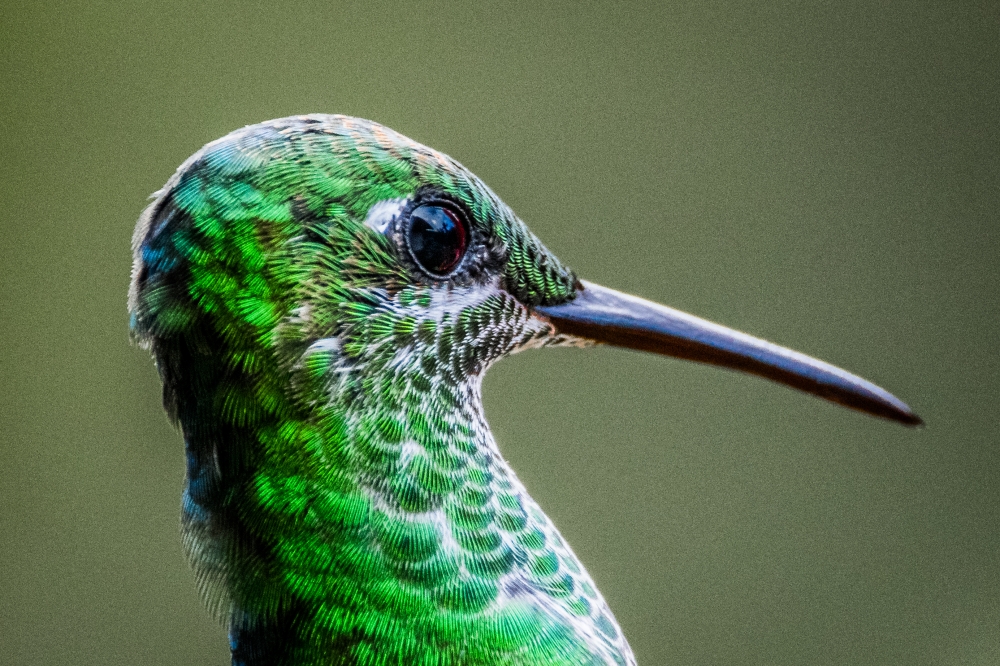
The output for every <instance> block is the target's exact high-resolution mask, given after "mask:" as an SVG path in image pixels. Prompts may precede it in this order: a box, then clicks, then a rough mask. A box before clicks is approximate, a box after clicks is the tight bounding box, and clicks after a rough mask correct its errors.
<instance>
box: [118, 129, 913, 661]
mask: <svg viewBox="0 0 1000 666" xmlns="http://www.w3.org/2000/svg"><path fill="white" fill-rule="evenodd" d="M132 247H133V256H134V265H133V269H132V279H131V286H130V290H129V297H128V308H129V313H130V330H131V335H132V338H133V340H134V341H135V342H137V343H138V344H139V345H140V346H142V347H143V348H146V349H148V350H149V351H150V352H151V354H152V356H153V358H154V361H155V364H156V367H157V369H158V372H159V375H160V378H161V380H162V384H163V404H164V407H165V410H166V412H167V414H168V416H169V418H170V419H171V420H172V421H173V422H174V423H175V424H176V425H177V426H179V428H180V431H181V433H182V434H183V439H184V446H185V453H186V475H185V482H184V490H183V495H182V507H181V515H182V519H181V524H182V540H183V545H184V549H185V552H186V554H187V557H188V559H189V561H190V563H191V564H192V566H193V569H194V572H195V577H196V580H197V584H198V587H199V590H200V593H201V595H202V597H203V599H204V601H205V603H206V604H207V606H208V608H209V610H210V611H211V612H212V613H213V614H214V615H215V616H216V617H217V618H218V619H219V620H220V621H221V622H223V623H224V624H225V626H226V627H227V628H228V635H229V643H230V649H231V653H232V663H233V664H234V666H261V665H265V664H266V665H269V666H270V665H283V666H305V665H317V666H318V665H329V664H343V665H347V664H357V665H360V666H375V665H383V664H385V665H388V664H407V665H411V664H412V665H421V666H431V665H433V666H458V665H464V666H485V665H493V664H505V665H509V666H515V665H532V666H540V665H551V666H555V665H567V666H568V665H577V666H584V665H587V666H597V665H602V666H605V665H611V664H613V665H617V666H627V665H632V664H635V658H634V656H633V653H632V650H631V648H630V647H629V644H628V641H627V640H626V638H625V636H624V635H623V633H622V630H621V628H620V627H619V625H618V623H617V622H616V620H615V618H614V615H613V614H612V612H611V610H610V608H609V607H608V604H607V603H606V602H605V600H604V598H603V597H602V596H601V593H600V592H599V591H598V589H597V587H596V586H595V585H594V582H593V580H592V579H591V578H590V576H589V575H588V574H587V571H586V569H585V568H584V566H583V565H582V564H581V563H580V560H579V559H578V558H577V557H576V555H574V553H573V550H572V549H571V548H570V546H569V545H568V544H567V543H566V541H565V540H564V539H563V538H562V536H560V534H559V531H558V530H557V529H556V527H555V526H554V525H553V523H552V521H551V520H549V518H548V517H547V516H546V515H545V513H544V512H543V511H542V509H541V508H540V507H539V506H538V504H537V503H536V502H535V501H534V500H532V498H531V496H530V495H529V494H528V493H527V492H526V490H525V487H524V485H523V484H522V483H521V482H520V481H519V480H518V478H517V476H516V475H515V473H514V471H513V470H512V469H511V467H510V465H509V464H508V463H507V462H506V460H505V459H504V457H503V455H502V454H501V452H500V450H499V448H498V446H497V443H496V441H495V439H494V437H493V435H492V434H491V432H490V428H489V425H488V424H487V422H486V418H485V415H484V412H483V404H482V380H483V375H484V373H485V372H486V370H487V369H488V368H489V367H490V366H491V365H492V364H493V363H495V362H496V361H498V360H500V359H502V358H504V357H505V356H507V355H509V354H513V353H516V352H519V351H524V350H527V349H533V348H541V347H558V346H573V347H588V346H592V345H599V344H608V345H616V346H619V347H626V348H630V349H636V350H642V351H647V352H654V353H657V354H664V355H667V356H673V357H677V358H682V359H688V360H692V361H697V362H701V363H707V364H711V365H717V366H723V367H727V368H732V369H736V370H740V371H744V372H748V373H752V374H756V375H760V376H763V377H765V378H768V379H771V380H774V381H777V382H780V383H782V384H786V385H788V386H791V387H794V388H796V389H800V390H802V391H805V392H809V393H812V394H815V395H817V396H819V397H821V398H825V399H826V400H830V401H833V402H836V403H840V404H841V405H844V406H846V407H849V408H853V409H855V410H859V411H861V412H867V413H869V414H872V415H875V416H877V417H882V418H885V419H890V420H894V421H898V422H901V423H903V424H907V425H917V424H919V423H920V419H919V418H918V417H917V416H916V415H915V414H914V413H913V411H912V410H911V409H910V408H909V407H908V406H907V405H905V404H904V403H903V402H901V401H900V400H899V399H897V398H896V397H894V396H893V395H891V394H890V393H888V392H886V391H885V390H883V389H881V388H879V387H877V386H875V385H874V384H871V383H869V382H867V381H865V380H863V379H861V378H860V377H857V376H855V375H852V374H850V373H848V372H846V371H844V370H841V369H839V368H836V367H834V366H832V365H829V364H827V363H824V362H822V361H819V360H816V359H813V358H810V357H808V356H805V355H803V354H800V353H797V352H794V351H791V350H788V349H785V348H783V347H780V346H778V345H775V344H771V343H769V342H765V341H763V340H760V339H758V338H755V337H752V336H750V335H747V334H744V333H740V332H737V331H734V330H731V329H728V328H725V327H723V326H720V325H717V324H714V323H710V322H707V321H705V320H703V319H699V318H697V317H694V316H692V315H689V314H685V313H683V312H680V311H677V310H674V309H671V308H668V307H666V306H663V305H659V304H656V303H653V302H650V301H647V300H644V299H641V298H637V297H635V296H630V295H627V294H624V293H621V292H618V291H615V290H613V289H610V288H607V287H602V286H600V285H597V284H594V283H591V282H588V281H585V280H583V279H580V278H578V277H577V276H576V274H575V273H574V272H573V271H572V270H571V269H570V268H569V267H568V266H567V265H566V264H564V263H563V262H561V261H560V260H559V259H558V258H557V257H556V256H555V255H554V254H552V253H551V252H550V251H549V250H548V249H547V248H546V247H545V246H544V245H543V244H542V243H541V241H539V239H538V238H537V237H535V235H533V234H532V232H531V231H530V230H529V229H528V227H527V226H526V225H525V223H524V222H522V221H521V220H520V219H519V218H518V217H517V216H516V215H515V214H514V212H513V211H512V210H511V209H510V208H509V207H508V206H507V205H506V204H504V202H503V201H501V200H500V198H499V197H498V196H497V195H496V194H494V193H493V191H492V190H491V189H490V188H489V187H487V186H486V185H485V184H484V183H483V182H482V181H481V180H480V179H479V178H477V177H476V176H475V175H474V174H472V173H471V172H470V171H469V170H468V169H466V168H465V167H463V166H462V165H461V164H459V163H458V162H456V161H455V160H453V159H451V158H450V157H448V156H447V155H444V154H442V153H440V152H438V151H436V150H433V149H431V148H428V147H426V146H423V145H421V144H419V143H417V142H415V141H412V140H410V139H408V138H406V137H405V136H402V135H401V134H398V133H397V132H394V131H393V130H391V129H389V128H387V127H384V126H382V125H380V124H378V123H375V122H371V121H368V120H362V119H359V118H353V117H348V116H343V115H306V116H295V117H289V118H282V119H278V120H272V121H269V122H265V123H261V124H257V125H251V126H248V127H245V128H243V129H240V130H237V131H235V132H233V133H231V134H229V135H227V136H225V137H223V138H221V139H219V140H217V141H213V142H211V143H209V144H207V145H206V146H204V147H203V148H202V149H201V150H199V151H198V152H197V153H195V154H194V155H193V156H191V157H190V158H189V159H188V160H187V161H186V162H184V163H183V164H182V165H181V166H180V167H179V168H178V169H177V171H176V173H175V174H174V175H173V176H172V177H171V178H170V179H169V181H168V182H167V183H166V185H165V186H164V187H163V188H162V189H161V190H159V191H158V192H156V193H155V194H154V195H153V201H152V203H151V204H150V205H149V206H148V207H147V208H146V209H145V211H144V212H143V213H142V215H141V217H140V218H139V221H138V223H137V225H136V229H135V234H134V237H133V242H132Z"/></svg>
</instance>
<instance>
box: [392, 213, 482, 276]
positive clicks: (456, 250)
mask: <svg viewBox="0 0 1000 666" xmlns="http://www.w3.org/2000/svg"><path fill="white" fill-rule="evenodd" d="M468 239H469V232H468V229H467V228H466V223H465V219H464V216H463V215H461V214H460V213H459V212H458V211H456V210H454V209H453V208H452V207H451V206H446V205H442V204H439V203H426V204H422V205H420V206H417V207H416V208H414V209H413V211H412V212H411V213H410V219H409V220H408V222H407V225H406V244H407V246H408V247H409V248H410V255H411V256H412V257H413V260H414V261H415V262H417V265H419V266H420V268H422V269H423V270H424V271H426V272H427V273H429V274H431V275H433V276H435V277H444V276H445V275H447V274H448V273H450V272H451V271H452V270H454V268H455V267H456V266H458V264H459V262H461V261H462V257H463V256H464V255H465V249H466V247H468V244H469V240H468Z"/></svg>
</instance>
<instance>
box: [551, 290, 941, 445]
mask: <svg viewBox="0 0 1000 666" xmlns="http://www.w3.org/2000/svg"><path fill="white" fill-rule="evenodd" d="M535 312H536V313H538V314H539V315H541V316H542V317H544V318H546V319H548V320H549V321H550V322H551V323H552V325H553V326H554V327H555V329H556V331H557V332H558V333H561V334H565V335H572V336H574V337H578V338H586V339H589V340H593V341H595V342H598V343H604V344H609V345H615V346H617V347H627V348H629V349H638V350H642V351H648V352H653V353H655V354H663V355H664V356H674V357H677V358H683V359H687V360H690V361H697V362H699V363H708V364H710V365H719V366H722V367H724V368H733V369H735V370H742V371H743V372H749V373H751V374H754V375H759V376H761V377H766V378H768V379H771V380H773V381H776V382H778V383H780V384H786V385H788V386H792V387H794V388H797V389H799V390H801V391H805V392H807V393H812V394H813V395H818V396H819V397H821V398H825V399H827V400H830V401H832V402H837V403H840V404H841V405H844V406H845V407H850V408H851V409H856V410H858V411H862V412H867V413H868V414H874V415H875V416H880V417H882V418H885V419H891V420H893V421H899V422H900V423H905V424H906V425H911V426H915V425H920V424H922V423H923V421H921V419H920V417H918V416H917V415H916V414H914V413H913V410H911V409H910V408H909V407H908V406H907V405H906V404H905V403H904V402H903V401H902V400H900V399H899V398H897V397H896V396H894V395H892V394H891V393H889V392H888V391H886V390H884V389H881V388H879V387H878V386H875V385H874V384H872V383H871V382H868V381H865V380H864V379H862V378H861V377H858V376H857V375H852V374H851V373H849V372H847V371H846V370H841V369H840V368H838V367H836V366H833V365H830V364H829V363H824V362H823V361H820V360H817V359H815V358H811V357H809V356H806V355H805V354H800V353H798V352H795V351H792V350H791V349H786V348H785V347H781V346H778V345H776V344H772V343H770V342H767V341H766V340H761V339H760V338H755V337H753V336H751V335H747V334H746V333H740V332H739V331H734V330H733V329H731V328H726V327H725V326H720V325H719V324H713V323H712V322H710V321H706V320H704V319H700V318H698V317H695V316H693V315H689V314H686V313H684V312H681V311H679V310H674V309H673V308H668V307H666V306H665V305H660V304H658V303H653V302H652V301H647V300H645V299H642V298H638V297H636V296H630V295H628V294H623V293H621V292H620V291H615V290H614V289H608V288H607V287H602V286H600V285H597V284H593V283H590V282H584V281H581V282H580V287H579V288H578V291H577V292H576V298H574V299H573V300H572V301H568V302H566V303H561V304H559V305H549V306H541V307H536V308H535Z"/></svg>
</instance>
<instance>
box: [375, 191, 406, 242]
mask: <svg viewBox="0 0 1000 666" xmlns="http://www.w3.org/2000/svg"><path fill="white" fill-rule="evenodd" d="M408 201H409V199H386V200H385V201H379V202H378V203H377V204H375V205H374V206H372V207H371V208H369V209H368V215H367V216H366V217H365V226H366V227H368V228H369V229H374V230H375V231H377V232H379V233H380V234H384V233H385V230H386V229H387V228H388V227H389V223H390V222H392V220H393V218H394V217H396V216H397V215H399V214H400V213H401V212H402V210H403V208H404V207H405V206H406V204H407V202H408Z"/></svg>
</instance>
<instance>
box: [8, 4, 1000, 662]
mask: <svg viewBox="0 0 1000 666" xmlns="http://www.w3.org/2000/svg"><path fill="white" fill-rule="evenodd" d="M16 5H17V3H5V4H4V6H3V7H2V8H0V67H2V69H0V71H2V74H0V109H2V113H3V115H2V117H3V129H2V132H0V225H2V229H0V340H2V342H0V447H2V448H0V454H2V464H3V472H2V474H0V535H2V540H0V663H2V664H12V665H21V664H74V665H77V666H79V665H83V664H206V665H211V664H215V665H219V666H221V665H223V664H226V663H228V650H227V644H226V638H225V633H224V631H223V629H222V628H221V627H219V626H217V625H216V624H214V622H213V621H212V620H211V619H210V618H209V616H208V615H207V613H206V612H205V611H204V610H203V609H202V607H201V604H200V602H199V600H198V598H197V595H196V592H195V585H194V581H193V576H192V574H191V572H190V571H189V570H188V568H187V565H186V564H185V562H184V559H183V557H182V554H181V548H180V538H179V529H178V525H179V519H178V514H179V495H180V491H181V484H182V478H183V456H182V446H181V440H180V437H179V435H178V434H177V433H176V432H175V431H174V430H173V429H172V428H171V427H170V426H169V425H168V423H167V420H166V418H165V417H164V415H163V413H162V410H161V408H160V389H159V382H158V380H157V377H156V373H155V371H154V369H153V366H152V363H151V362H150V359H149V358H148V357H147V355H146V354H145V353H143V352H141V351H140V350H137V349H135V348H132V347H130V346H129V344H128V337H127V330H126V329H127V317H126V312H125V293H126V288H127V283H128V274H129V266H130V250H129V241H130V237H131V234H132V228H133V225H134V222H135V219H136V217H137V216H138V214H139V212H140V211H141V210H142V208H143V207H144V206H145V204H146V200H147V196H148V195H149V194H150V193H151V192H153V191H154V190H156V189H157V188H159V187H160V186H161V185H162V184H163V183H164V182H165V181H166V179H167V178H168V177H169V176H170V174H171V173H172V172H173V170H174V169H175V167H176V166H177V165H178V164H180V162H181V161H183V160H184V159H185V158H186V157H187V156H188V155H189V154H191V153H192V152H194V151H195V150H197V149H198V148H199V147H200V146H201V145H202V144H204V143H205V142H207V141H209V140H212V139H214V138H216V137H219V136H221V135H223V134H225V133H227V132H229V131H230V130H232V129H235V128H237V127H240V126H242V125H245V124H249V123H253V122H258V121H261V120H265V119H268V118H273V117H277V116H284V115H289V114H294V113H307V112H329V113H333V112H339V113H347V114H352V115H358V116H363V117H366V118H372V119H375V120H378V121H380V122H382V123H385V124H387V125H389V126H390V127H392V128H394V129H396V130H399V131H400V132H402V133H404V134H406V135H408V136H410V137H412V138H414V139H416V140H418V141H421V142H423V143H426V144H428V145H431V146H433V147H435V148H438V149H439V150H442V151H444V152H447V153H449V154H451V155H452V156H454V157H455V158H456V159H458V160H460V161H462V162H463V163H465V164H466V165H467V166H468V167H470V168H471V169H472V170H473V171H475V172H476V173H477V174H479V175H480V176H481V177H482V178H483V179H484V180H485V181H486V182H487V183H489V184H490V185H491V186H492V187H493V189H495V190H496V192H497V193H499V195H500V196H501V197H503V198H504V199H505V200H506V201H507V202H508V203H509V204H511V205H512V206H513V208H514V209H515V210H516V211H517V212H518V213H519V214H520V215H521V216H522V217H523V218H524V219H525V220H526V221H527V222H528V223H529V224H530V225H531V226H532V228H533V229H534V231H535V232H536V233H537V234H538V235H539V236H541V237H542V239H543V240H544V241H545V242H546V243H547V244H548V246H549V247H550V248H551V249H552V250H554V251H555V252H556V253H557V254H558V255H559V256H560V257H561V258H562V259H563V260H565V261H566V262H568V263H569V264H570V265H572V266H573V267H574V268H575V269H576V270H577V271H578V273H579V274H580V275H582V276H584V277H585V278H587V279H590V280H593V281H595V282H600V283H603V284H606V285H608V286H612V287H615V288H618V289H622V290H626V291H630V292H633V293H636V294H639V295H642V296H645V297H648V298H653V299H656V300H658V301H661V302H664V303H667V304H670V305H673V306H675V307H679V308H682V309H685V310H688V311H690V312H693V313H696V314H699V315H701V316H704V317H707V318H710V319H713V320H717V321H720V322H722V323H725V324H728V325H730V326H734V327H737V328H741V329H744V330H747V331H749V332H751V333H754V334H756V335H760V336H764V337H767V338H770V339H772V340H774V341H776V342H779V343H781V344H785V345H788V346H791V347H793V348H795V349H799V350H801V351H804V352H807V353H810V354H813V355H816V356H819V357H820V358H823V359H826V360H828V361H831V362H833V363H836V364H838V365H842V366H844V367H846V368H848V369H851V370H853V371H856V372H858V373H860V374H862V375H864V376H866V377H868V378H870V379H872V380H874V381H876V382H878V383H881V384H883V385H884V386H886V387H887V388H889V389H890V390H892V391H894V392H896V393H898V394H899V395H900V396H901V397H902V398H903V399H904V400H906V401H908V402H909V403H910V404H911V405H912V406H913V407H914V408H915V409H916V411H917V412H918V413H920V414H921V415H922V416H923V417H924V418H925V419H926V421H927V423H928V426H927V427H926V428H925V429H923V430H910V429H905V428H902V427H899V426H897V425H895V424H890V423H885V422H881V421H878V420H876V419H872V418H868V417H865V416H862V415H859V414H856V413H853V412H849V411H847V410H843V409H839V408H836V407H833V406H831V405H829V404H826V403H823V402H821V401H819V400H816V399H814V398H811V397H807V396H803V395H800V394H797V393H795V392H793V391H790V390H787V389H784V388H781V387H777V386H774V385H772V384H769V383H767V382H764V381H762V380H758V379H754V378H748V377H743V376H739V375H736V374H734V373H730V372H724V371H719V370H714V369H709V368H705V367H701V366H695V365H691V364H687V363H683V362H679V361H672V360H668V359H663V358H657V357H653V356H648V355H643V354H635V353H630V352H624V351H617V350H611V349H600V350H590V351H586V352H585V351H579V350H551V351H545V352H531V353H526V354H523V355H520V356H517V357H515V358H512V359H510V360H508V361H505V362H504V363H502V364H500V365H499V367H497V368H495V369H494V370H493V371H492V372H491V373H490V375H489V376H488V378H487V381H486V389H485V392H486V401H487V410H488V412H489V415H490V417H491V420H492V423H493V425H494V428H495V431H496V434H497V437H498V439H499V441H500V443H501V447H502V449H503V451H504V453H505V454H506V455H507V456H508V457H509V458H510V460H511V461H512V463H513V465H514V467H515V469H517V470H518V472H519V474H520V475H521V477H522V478H523V480H524V481H525V483H526V484H527V486H528V488H529V490H530V491H531V492H532V494H533V495H534V496H535V498H536V499H537V500H538V501H539V502H540V503H541V505H542V506H543V507H544V508H545V509H546V511H548V512H549V514H550V515H551V516H552V517H553V519H554V520H555V522H556V524H557V525H559V527H560V528H561V529H562V531H563V533H564V535H565V536H566V538H567V539H568V540H569V542H570V543H571V544H573V546H574V548H575V549H576V551H577V553H578V554H579V555H580V557H581V558H582V560H583V561H584V563H585V564H586V565H587V566H588V568H589V569H590V571H591V573H592V575H593V576H594V578H595V579H596V580H597V582H598V584H599V586H600V587H601V589H602V590H603V592H604V594H605V596H606V597H607V599H608V601H609V603H610V604H611V606H612V608H613V609H614V611H615V613H616V614H617V616H618V619H619V620H620V622H621V624H622V626H623V628H624V630H625V632H626V634H627V636H628V637H629V639H630V641H631V643H632V646H633V647H634V650H635V653H636V656H637V657H638V659H639V662H640V664H643V665H644V666H653V665H656V664H667V663H683V664H722V663H732V664H861V663H865V664H996V663H1000V557H998V552H1000V536H998V528H1000V451H998V439H1000V438H998V427H997V417H996V411H997V402H998V399H1000V354H998V332H997V328H998V323H1000V321H998V320H1000V317H998V304H1000V281H998V277H1000V275H998V266H1000V261H998V260H1000V251H998V240H1000V239H998V219H1000V215H998V213H1000V167H998V155H1000V111H998V109H1000V71H998V70H1000V11H998V8H997V5H996V4H995V3H992V2H974V3H971V2H970V3H963V2H955V1H949V2H944V1H942V2H932V3H915V2H913V3H869V2H816V3H802V2H769V3H746V2H739V1H737V0H732V1H728V2H704V1H700V2H659V3H651V4H649V5H646V6H641V5H639V4H633V5H627V6H626V5H625V4H623V3H613V2H606V3H598V4H583V3H564V4H560V5H549V6H546V3H539V2H533V3H523V4H499V3H471V2H451V3H428V4H416V3H414V4H406V3H400V4H380V3H340V2H335V1H333V0H328V1H326V2H315V3H299V2H270V3H262V2H258V3H254V2H245V3H237V4H219V3H204V2H187V3H170V2H136V3H116V2H102V1H99V0H97V1H95V0H87V1H86V2H63V3H20V6H16Z"/></svg>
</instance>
